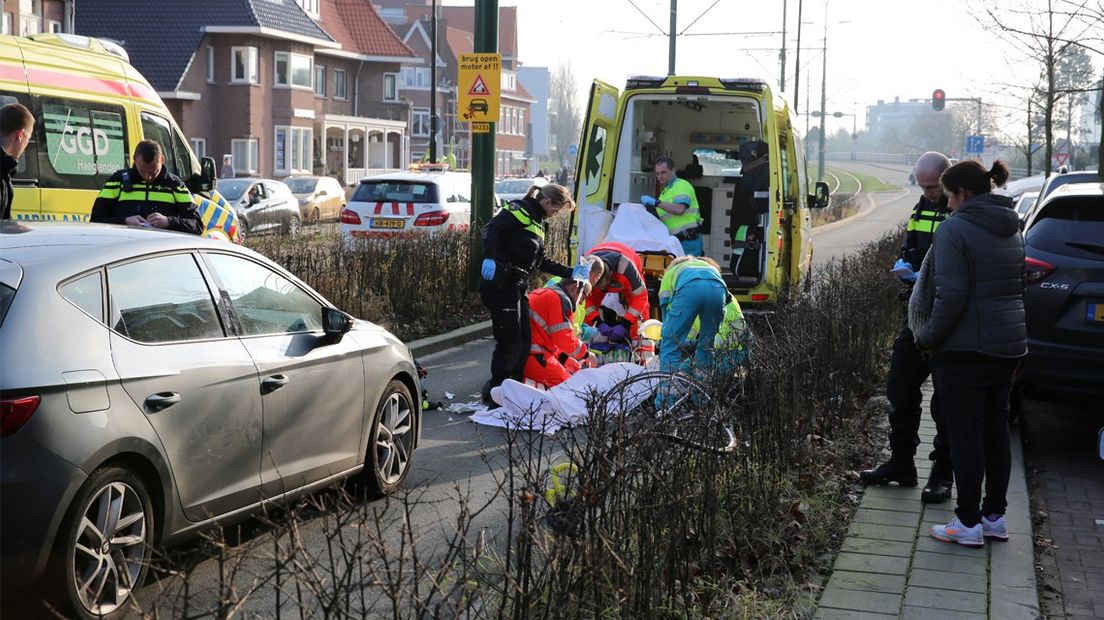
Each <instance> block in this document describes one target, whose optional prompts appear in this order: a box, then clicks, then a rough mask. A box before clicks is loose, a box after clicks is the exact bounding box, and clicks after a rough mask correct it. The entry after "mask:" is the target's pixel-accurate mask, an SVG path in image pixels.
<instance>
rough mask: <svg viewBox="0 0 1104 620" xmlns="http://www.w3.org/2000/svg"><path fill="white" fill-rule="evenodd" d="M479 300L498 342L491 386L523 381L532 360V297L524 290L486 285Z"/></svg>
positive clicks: (492, 359)
mask: <svg viewBox="0 0 1104 620" xmlns="http://www.w3.org/2000/svg"><path fill="white" fill-rule="evenodd" d="M479 297H480V299H482V300H483V305H484V306H486V307H487V310H488V311H489V312H490V313H491V333H492V334H493V335H494V339H495V348H494V353H492V354H491V384H490V387H496V386H498V385H501V384H502V382H503V381H505V380H507V379H514V380H516V381H521V380H522V376H523V373H524V371H525V360H526V359H528V357H529V341H530V337H529V296H528V295H526V293H525V289H523V288H521V287H514V286H506V287H498V286H494V285H493V284H485V285H483V286H481V287H480V288H479Z"/></svg>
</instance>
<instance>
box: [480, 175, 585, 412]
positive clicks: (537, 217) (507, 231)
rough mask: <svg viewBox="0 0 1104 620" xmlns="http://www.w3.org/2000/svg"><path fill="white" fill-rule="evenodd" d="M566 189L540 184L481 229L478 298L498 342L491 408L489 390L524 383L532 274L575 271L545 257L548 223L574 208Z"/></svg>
mask: <svg viewBox="0 0 1104 620" xmlns="http://www.w3.org/2000/svg"><path fill="white" fill-rule="evenodd" d="M572 204H573V203H572V200H571V194H569V193H568V191H567V188H566V187H564V186H562V185H556V184H555V183H549V184H548V185H544V186H542V187H538V186H536V185H534V186H532V187H530V188H529V191H527V192H525V196H524V197H523V198H522V199H521V200H515V201H513V202H511V203H509V204H508V205H506V206H505V207H503V208H502V210H501V211H499V212H498V213H497V214H496V215H495V216H494V217H493V218H492V219H491V221H490V222H488V223H487V226H486V227H485V228H484V229H483V264H482V267H481V269H480V274H481V275H482V279H481V280H480V282H479V297H480V299H482V301H483V305H484V306H486V307H487V310H488V311H489V312H490V313H491V333H492V334H493V335H494V339H495V349H494V353H493V354H492V355H491V378H490V380H489V381H487V382H486V383H485V384H484V385H483V394H482V396H483V402H484V403H485V404H487V405H489V406H493V405H494V404H495V403H494V401H493V400H492V399H491V389H492V388H494V387H497V386H499V385H501V384H502V382H503V381H505V380H506V379H514V380H515V381H521V380H522V378H523V371H524V369H525V361H526V359H528V357H529V345H530V338H529V334H530V332H529V298H528V295H527V293H528V288H529V276H530V275H531V274H532V273H533V272H534V271H536V270H538V269H539V270H540V271H543V272H545V273H549V274H552V275H554V276H560V277H561V278H570V277H571V271H572V270H571V268H570V267H568V266H566V265H561V264H560V263H557V262H556V261H554V260H552V259H550V258H548V257H546V256H545V255H544V229H545V223H544V221H545V219H547V218H550V217H552V216H553V215H555V214H556V213H558V212H559V211H560V210H561V209H563V208H565V207H567V208H570V207H571V206H572Z"/></svg>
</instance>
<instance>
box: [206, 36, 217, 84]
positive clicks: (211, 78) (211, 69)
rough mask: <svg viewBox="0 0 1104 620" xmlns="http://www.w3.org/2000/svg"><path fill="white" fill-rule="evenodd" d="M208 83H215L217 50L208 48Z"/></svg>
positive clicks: (212, 47)
mask: <svg viewBox="0 0 1104 620" xmlns="http://www.w3.org/2000/svg"><path fill="white" fill-rule="evenodd" d="M207 83H208V84H214V83H215V48H214V46H211V45H208V46H207Z"/></svg>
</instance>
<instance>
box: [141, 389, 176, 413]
mask: <svg viewBox="0 0 1104 620" xmlns="http://www.w3.org/2000/svg"><path fill="white" fill-rule="evenodd" d="M178 402H180V394H177V393H176V392H158V393H156V394H150V395H149V396H147V397H146V401H145V405H146V411H148V412H150V413H156V412H158V411H161V410H162V409H168V408H169V407H172V406H173V405H175V404H176V403H178Z"/></svg>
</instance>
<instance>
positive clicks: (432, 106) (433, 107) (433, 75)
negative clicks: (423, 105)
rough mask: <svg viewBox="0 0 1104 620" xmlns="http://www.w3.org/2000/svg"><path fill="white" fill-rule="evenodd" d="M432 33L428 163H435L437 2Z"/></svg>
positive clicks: (430, 22) (434, 0) (432, 20)
mask: <svg viewBox="0 0 1104 620" xmlns="http://www.w3.org/2000/svg"><path fill="white" fill-rule="evenodd" d="M429 26H430V30H431V31H432V35H430V37H431V39H432V40H431V41H430V43H429V88H430V90H429V163H431V164H435V163H437V0H433V15H432V16H431V17H430V18H429Z"/></svg>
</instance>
